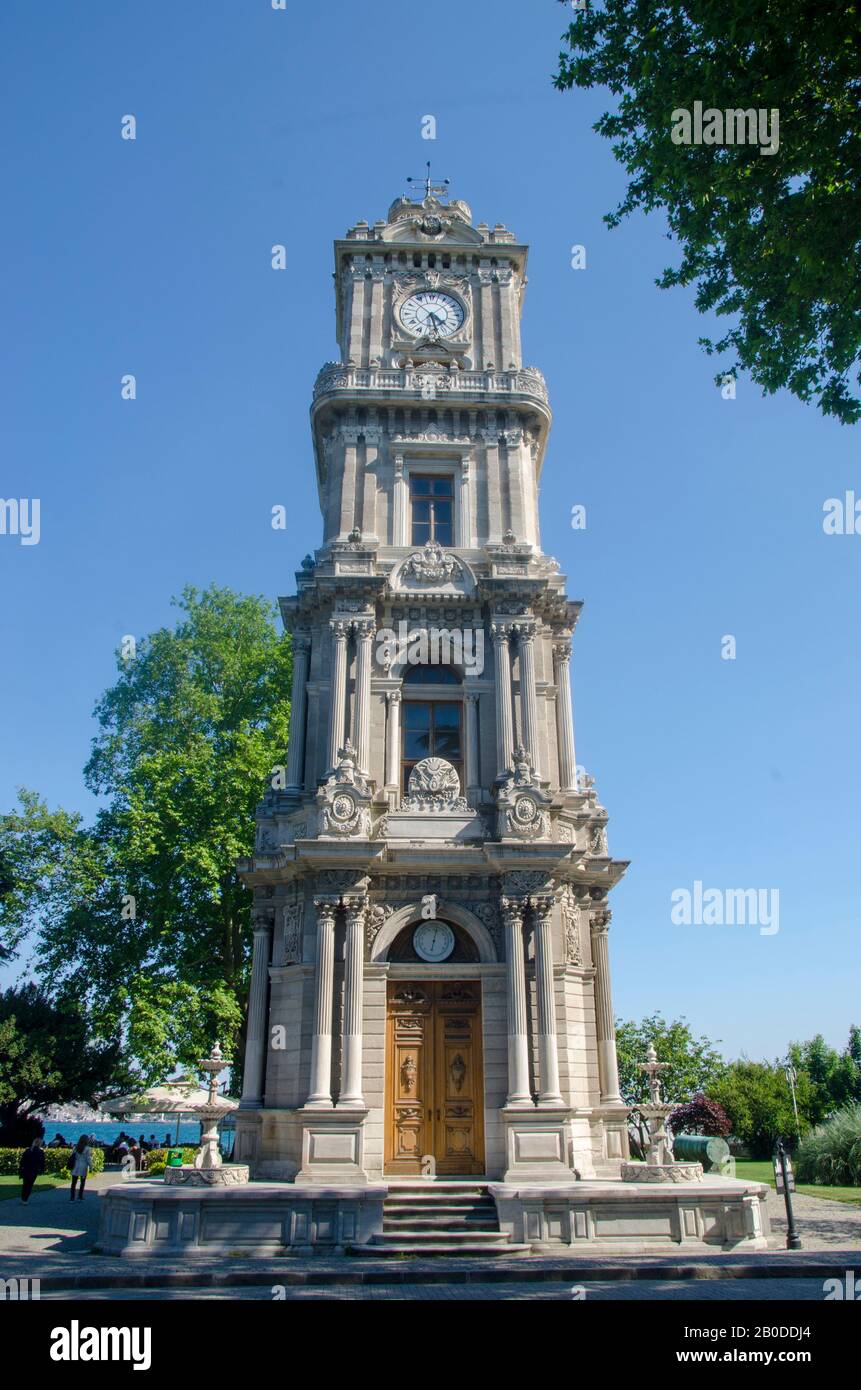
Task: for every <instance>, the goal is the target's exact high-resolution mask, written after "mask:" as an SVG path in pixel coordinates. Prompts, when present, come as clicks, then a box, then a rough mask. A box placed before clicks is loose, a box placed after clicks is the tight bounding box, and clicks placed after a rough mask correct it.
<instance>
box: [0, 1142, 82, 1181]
mask: <svg viewBox="0 0 861 1390" xmlns="http://www.w3.org/2000/svg"><path fill="white" fill-rule="evenodd" d="M23 1152H24V1150H23V1149H0V1175H2V1176H5V1177H13V1178H14V1177H17V1176H18V1167H19V1165H20V1162H21V1155H22V1154H23ZM44 1152H45V1174H46V1176H47V1175H48V1174H50V1175H51V1176H52V1177H61V1178H63V1177H68V1176H69V1171H70V1167H69V1165H70V1164H71V1162H72V1150H71V1149H45V1151H44ZM104 1167H105V1153H104V1149H93V1158H92V1166H91V1168H90V1172H91V1173H101V1172H103V1171H104Z"/></svg>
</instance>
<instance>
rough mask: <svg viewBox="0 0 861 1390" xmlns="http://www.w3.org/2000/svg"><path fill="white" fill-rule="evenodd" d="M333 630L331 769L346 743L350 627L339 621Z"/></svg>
mask: <svg viewBox="0 0 861 1390" xmlns="http://www.w3.org/2000/svg"><path fill="white" fill-rule="evenodd" d="M329 626H330V627H331V629H332V647H333V652H332V690H331V701H332V703H331V706H330V712H329V754H328V766H329V768H333V767H337V766H338V750H339V748H340V747H341V745H342V744H343V742H344V710H345V709H346V700H347V637H348V635H349V631H350V625H349V623H346V622H340V621H338V620H336V621H334V622H332V623H330V624H329Z"/></svg>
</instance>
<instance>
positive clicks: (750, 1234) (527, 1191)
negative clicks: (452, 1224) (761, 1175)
mask: <svg viewBox="0 0 861 1390" xmlns="http://www.w3.org/2000/svg"><path fill="white" fill-rule="evenodd" d="M489 1190H490V1193H491V1195H492V1196H493V1198H494V1200H495V1202H496V1209H497V1212H498V1214H499V1225H500V1229H501V1230H503V1231H508V1232H510V1234H511V1239H512V1240H513V1241H518V1242H521V1241H522V1242H526V1243H528V1244H530V1245H531V1246H532V1249H533V1250H536V1251H550V1252H554V1253H557V1254H558V1253H560V1252H561V1251H562V1250H567V1251H571V1250H575V1249H580V1250H583V1251H584V1252H585V1253H589V1252H591V1251H593V1250H594V1251H610V1250H613V1251H616V1252H617V1253H619V1254H632V1255H640V1254H648V1253H650V1252H654V1253H662V1252H664V1251H668V1250H691V1251H704V1250H710V1251H717V1250H724V1251H726V1250H767V1249H768V1245H769V1240H768V1237H769V1234H770V1225H769V1217H768V1210H767V1207H766V1198H767V1196H768V1187H767V1186H766V1184H765V1183H758V1182H737V1181H735V1180H731V1179H728V1178H714V1179H712V1180H711V1181H709V1180H708V1179H707V1178H706V1179H705V1180H704V1181H703V1182H688V1183H683V1184H679V1185H676V1184H674V1183H651V1182H646V1183H633V1182H620V1181H604V1182H602V1181H599V1180H595V1181H590V1180H585V1181H583V1182H577V1183H574V1184H573V1185H571V1184H567V1183H566V1184H565V1185H564V1186H558V1187H550V1186H545V1185H541V1186H532V1187H530V1186H527V1185H525V1184H515V1183H491V1184H490V1188H489Z"/></svg>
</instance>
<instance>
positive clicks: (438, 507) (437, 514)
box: [422, 501, 451, 522]
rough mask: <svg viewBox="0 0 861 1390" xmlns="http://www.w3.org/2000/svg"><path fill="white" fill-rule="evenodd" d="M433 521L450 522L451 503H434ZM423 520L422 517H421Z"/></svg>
mask: <svg viewBox="0 0 861 1390" xmlns="http://www.w3.org/2000/svg"><path fill="white" fill-rule="evenodd" d="M433 515H434V521H436V522H441V521H448V522H450V521H451V503H450V502H438V501H434V504H433ZM422 520H424V517H422Z"/></svg>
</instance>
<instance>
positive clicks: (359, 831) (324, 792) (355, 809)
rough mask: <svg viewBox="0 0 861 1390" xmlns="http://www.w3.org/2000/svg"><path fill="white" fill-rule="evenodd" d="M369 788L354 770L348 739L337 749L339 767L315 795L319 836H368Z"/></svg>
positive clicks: (351, 750)
mask: <svg viewBox="0 0 861 1390" xmlns="http://www.w3.org/2000/svg"><path fill="white" fill-rule="evenodd" d="M370 799H371V798H370V788H369V787H368V784H367V782H366V780H365V778H364V777H363V776H362V775H361V773H360V772H359V771H358V770H357V768H356V751H355V749H354V748H353V745H352V744H351V742H350V740H349V739H347V742H346V743H345V744H344V747H343V748H340V749H339V750H338V766H337V767H336V769H335V771H334V772H333V774H332V776H331V777H328V778H327V779H326V781H325V783H324V784H323V786H322V787H321V788H320V790H319V791H318V793H317V801H318V803H319V808H320V809H319V834H320V835H325V836H329V835H357V836H362V837H363V838H367V837H368V836H369V835H370V833H371V812H370Z"/></svg>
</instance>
